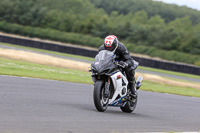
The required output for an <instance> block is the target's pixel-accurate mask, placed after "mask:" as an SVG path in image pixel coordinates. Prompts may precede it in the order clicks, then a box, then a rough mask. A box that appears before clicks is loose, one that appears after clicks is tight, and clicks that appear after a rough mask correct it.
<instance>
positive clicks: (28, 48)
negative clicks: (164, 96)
mask: <svg viewBox="0 0 200 133" xmlns="http://www.w3.org/2000/svg"><path fill="white" fill-rule="evenodd" d="M0 45H6V46H11V47H17V48H22V49H27V50H33V51H38V52H44V53H49V54H55V55H60V56H66V57H71V58H74V59H83V60H87V61H94V58H90V57H83V56H78V55H72V54H65V53H59V52H53V51H48V50H42V49H37V48H30V47H24V46H19V45H13V44H8V43H1V42H0ZM138 69H140V70H147V71H153V72H159V73H165V74H171V75H176V76H183V77H188V78H196V79H200V76H198V75H192V74H186V73H180V72H173V71H167V70H161V69H155V68H149V67H143V66H139V67H138Z"/></svg>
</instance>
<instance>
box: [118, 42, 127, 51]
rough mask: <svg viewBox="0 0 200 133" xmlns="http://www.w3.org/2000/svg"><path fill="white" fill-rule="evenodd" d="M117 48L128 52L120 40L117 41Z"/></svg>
mask: <svg viewBox="0 0 200 133" xmlns="http://www.w3.org/2000/svg"><path fill="white" fill-rule="evenodd" d="M118 50H119V51H121V52H122V53H126V52H128V50H127V48H126V46H125V45H124V44H123V43H121V42H119V44H118Z"/></svg>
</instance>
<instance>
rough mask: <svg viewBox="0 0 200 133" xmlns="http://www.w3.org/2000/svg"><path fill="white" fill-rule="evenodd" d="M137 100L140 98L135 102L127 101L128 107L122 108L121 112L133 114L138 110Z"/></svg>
mask: <svg viewBox="0 0 200 133" xmlns="http://www.w3.org/2000/svg"><path fill="white" fill-rule="evenodd" d="M137 99H138V96H137V97H136V98H135V99H134V100H133V99H131V100H129V101H127V103H126V105H125V106H124V107H120V108H121V110H122V111H123V112H126V113H131V112H133V111H134V110H135V108H136V105H137Z"/></svg>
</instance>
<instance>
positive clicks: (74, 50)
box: [0, 35, 200, 75]
mask: <svg viewBox="0 0 200 133" xmlns="http://www.w3.org/2000/svg"><path fill="white" fill-rule="evenodd" d="M0 42H4V43H11V44H15V45H22V46H28V47H33V48H39V49H45V50H50V51H57V52H62V53H68V54H75V55H81V56H87V57H95V55H96V54H97V51H96V50H90V49H86V48H79V47H73V46H66V45H59V44H54V43H47V42H42V41H36V40H31V39H23V38H17V37H10V36H4V35H0ZM133 58H134V60H136V61H138V62H139V64H140V65H141V66H146V67H152V68H158V69H164V70H171V71H176V72H183V73H189V74H195V75H200V67H197V66H193V65H189V64H182V63H175V62H167V61H161V60H155V59H149V58H143V57H137V56H133Z"/></svg>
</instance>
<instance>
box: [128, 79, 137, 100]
mask: <svg viewBox="0 0 200 133" xmlns="http://www.w3.org/2000/svg"><path fill="white" fill-rule="evenodd" d="M129 88H130V91H131V94H130V96H131V97H132V98H134V99H136V98H137V95H138V93H137V90H136V87H135V81H129Z"/></svg>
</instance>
